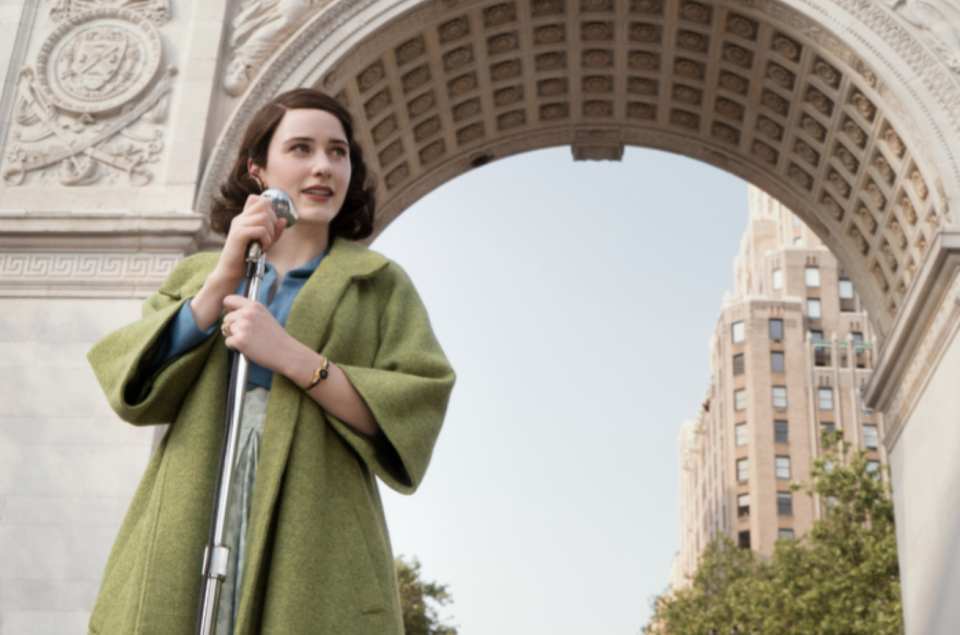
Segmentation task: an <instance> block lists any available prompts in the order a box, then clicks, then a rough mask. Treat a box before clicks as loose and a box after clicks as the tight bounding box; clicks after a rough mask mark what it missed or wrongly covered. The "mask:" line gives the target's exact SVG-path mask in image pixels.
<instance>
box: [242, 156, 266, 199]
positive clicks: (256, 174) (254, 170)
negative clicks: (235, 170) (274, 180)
mask: <svg viewBox="0 0 960 635" xmlns="http://www.w3.org/2000/svg"><path fill="white" fill-rule="evenodd" d="M247 174H249V175H250V177H251V178H252V179H253V180H254V181H256V182H257V183H258V184H259V185H260V190H261V191H263V190H265V189H267V188H266V185H264V183H263V177H261V176H260V166H259V165H257V164H256V163H254V162H253V159H247Z"/></svg>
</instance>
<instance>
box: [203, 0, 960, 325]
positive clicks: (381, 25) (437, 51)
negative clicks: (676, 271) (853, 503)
mask: <svg viewBox="0 0 960 635" xmlns="http://www.w3.org/2000/svg"><path fill="white" fill-rule="evenodd" d="M910 28H911V27H910V26H909V24H907V23H905V21H904V20H902V19H899V18H898V17H897V16H896V14H895V13H893V12H892V11H890V10H888V9H886V8H884V7H881V6H878V3H875V2H869V3H865V2H859V1H857V0H794V1H792V2H775V1H765V0H744V1H741V2H732V1H725V0H712V1H711V0H483V1H470V0H466V1H458V0H398V1H393V2H391V1H386V2H384V1H382V0H381V1H377V0H356V1H353V0H337V1H336V2H333V3H332V4H330V5H328V6H327V7H325V8H323V9H322V10H321V11H320V12H319V13H317V14H316V15H315V16H314V17H313V18H312V19H311V20H309V21H308V22H307V23H306V24H305V25H304V26H303V27H302V28H301V29H300V31H298V32H297V33H296V34H295V35H294V36H293V37H292V38H291V39H290V40H289V41H288V42H287V43H286V45H285V46H284V47H283V48H282V49H281V50H280V51H278V52H277V53H276V54H275V55H274V56H273V58H271V60H270V61H269V62H268V63H267V64H266V65H265V67H264V68H263V69H262V70H261V72H260V74H259V75H258V77H257V78H256V79H255V81H254V83H253V84H252V86H251V87H250V89H249V90H248V91H247V93H246V94H245V95H243V97H242V98H241V99H240V100H239V101H238V103H237V105H236V107H235V110H234V112H233V114H232V115H231V117H230V119H229V120H228V122H227V123H226V125H225V126H224V128H223V132H222V134H221V136H220V139H219V141H218V143H217V145H216V147H215V149H214V153H213V155H212V157H211V160H210V162H209V164H208V166H207V169H206V172H205V175H204V179H203V183H202V185H201V190H200V196H199V201H200V203H201V204H200V205H199V207H200V208H201V209H203V202H204V201H208V200H209V198H210V195H211V194H212V193H213V192H214V189H215V188H214V187H213V186H212V184H216V183H219V182H220V181H221V180H222V179H223V176H224V175H225V174H226V171H227V170H228V169H229V164H230V161H231V160H232V157H233V156H235V153H236V151H237V144H238V143H239V138H240V136H241V133H242V129H243V127H244V126H245V123H246V121H247V120H249V118H250V116H252V113H253V112H254V111H255V110H256V109H257V108H259V107H260V106H261V105H262V104H264V103H266V101H268V100H269V99H270V98H272V97H273V96H274V95H276V94H278V93H279V92H282V91H283V90H286V89H289V88H293V87H295V86H303V85H309V86H316V87H318V88H321V89H323V90H326V91H328V92H330V93H332V94H334V95H336V96H337V98H338V99H340V100H341V101H342V102H343V103H345V104H346V105H347V106H348V107H349V108H351V110H352V111H353V112H354V115H355V117H356V119H357V124H358V125H357V129H358V138H359V140H360V142H361V144H362V145H363V146H364V150H365V152H366V154H367V156H368V157H370V163H371V167H372V168H373V169H374V171H376V172H378V173H379V174H380V175H381V188H380V200H381V205H380V208H381V209H380V210H379V213H378V218H377V229H376V231H377V232H379V231H382V230H383V229H384V228H385V227H386V226H387V225H388V224H389V223H390V222H391V221H392V220H393V219H394V218H396V217H397V216H398V215H399V214H400V213H402V212H403V210H404V209H406V208H407V207H408V206H409V205H411V204H412V203H413V202H414V201H416V200H417V199H419V198H420V197H421V196H423V195H425V194H426V193H427V192H429V191H431V190H432V189H434V188H436V187H438V186H439V185H440V184H442V183H444V182H446V181H448V180H450V179H452V178H455V177H456V176H457V175H459V174H462V173H463V172H465V171H468V170H470V169H473V167H474V166H475V165H477V164H478V163H483V162H486V161H488V160H492V159H499V158H503V157H506V156H510V155H513V154H517V153H520V152H525V151H529V150H533V149H537V148H543V147H549V146H557V145H570V146H571V147H572V148H573V152H574V155H575V156H576V157H578V158H586V159H591V158H593V159H598V158H599V159H603V158H609V159H616V158H618V157H619V156H620V154H622V150H623V147H624V146H625V145H635V146H642V147H651V148H658V149H661V150H667V151H671V152H676V153H680V154H684V155H688V156H690V157H692V158H695V159H698V160H701V161H704V162H706V163H709V164H711V165H714V166H716V167H719V168H721V169H724V170H727V171H729V172H731V173H733V174H736V175H738V176H740V177H742V178H744V179H746V180H748V181H750V182H752V183H754V184H756V185H758V186H759V187H762V188H763V189H765V190H767V191H768V192H770V193H771V194H773V195H774V196H775V197H777V198H778V199H780V200H781V201H782V202H784V203H785V204H787V205H788V206H790V207H791V208H793V209H794V210H795V211H796V212H797V213H798V215H800V216H801V217H802V218H803V219H804V220H805V222H807V223H808V224H809V225H810V226H811V227H812V228H813V229H814V231H816V232H817V233H818V234H819V235H820V236H821V237H822V238H823V240H824V242H825V243H826V244H827V245H828V246H829V247H830V248H831V249H832V250H833V251H834V253H835V254H836V255H837V256H838V258H839V259H840V261H841V262H842V263H843V264H844V267H845V269H846V270H847V272H848V273H849V274H850V276H851V277H852V278H853V279H854V281H855V283H856V284H857V287H858V289H859V290H860V293H861V296H862V297H863V300H864V303H865V305H866V307H867V309H868V311H869V312H870V315H871V316H872V319H873V320H874V323H875V325H876V327H877V331H878V333H879V334H880V335H881V336H883V335H885V334H886V333H888V331H889V330H890V328H891V325H892V324H893V322H894V320H895V318H896V317H897V315H898V312H899V310H900V308H901V307H902V306H903V304H904V301H905V299H906V297H907V295H908V292H909V290H910V288H911V286H912V285H913V283H914V282H915V280H916V278H917V274H918V271H920V268H921V266H922V264H923V262H924V260H925V259H926V258H928V257H929V253H930V251H931V249H930V247H931V245H932V244H933V241H934V237H935V235H936V234H937V233H938V232H941V231H943V230H944V229H945V228H951V227H952V226H954V224H955V219H954V216H953V214H952V211H951V205H950V203H951V201H956V200H957V199H958V192H960V175H958V171H957V162H956V161H955V160H954V158H955V157H957V156H958V155H960V149H958V139H960V83H958V82H957V76H956V75H955V74H953V73H952V72H951V71H950V70H949V68H948V67H947V66H946V64H945V63H944V62H943V60H942V59H939V58H937V57H936V52H935V51H934V50H933V49H932V48H931V47H930V46H929V45H928V44H924V42H923V41H921V40H920V39H918V38H917V37H916V36H915V34H914V33H913V32H912V31H911V30H910ZM912 77H919V78H920V80H921V81H919V82H918V81H911V79H910V78H912Z"/></svg>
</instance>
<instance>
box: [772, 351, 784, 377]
mask: <svg viewBox="0 0 960 635" xmlns="http://www.w3.org/2000/svg"><path fill="white" fill-rule="evenodd" d="M770 370H771V371H772V372H774V373H782V372H783V352H782V351H773V352H772V353H770Z"/></svg>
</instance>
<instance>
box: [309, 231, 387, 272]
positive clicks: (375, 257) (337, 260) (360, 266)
mask: <svg viewBox="0 0 960 635" xmlns="http://www.w3.org/2000/svg"><path fill="white" fill-rule="evenodd" d="M389 262H390V261H389V260H387V258H386V257H385V256H384V255H383V254H378V253H377V252H375V251H370V250H369V249H367V248H366V247H363V246H362V245H358V244H356V243H352V242H350V241H348V240H346V239H344V238H340V237H339V236H338V237H336V238H334V239H333V245H332V246H331V247H330V253H329V254H327V256H326V257H325V258H324V259H323V260H322V261H321V263H320V266H321V267H323V266H326V267H329V268H330V269H336V270H337V275H338V276H347V278H348V281H349V279H357V278H369V277H370V276H372V275H374V274H375V273H377V272H378V271H380V270H381V269H383V268H384V267H386V266H387V265H388V264H389ZM318 268H319V267H318ZM329 273H330V272H327V275H329Z"/></svg>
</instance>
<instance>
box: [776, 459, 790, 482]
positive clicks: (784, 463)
mask: <svg viewBox="0 0 960 635" xmlns="http://www.w3.org/2000/svg"><path fill="white" fill-rule="evenodd" d="M776 471H777V478H790V457H789V456H778V457H777V458H776Z"/></svg>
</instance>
